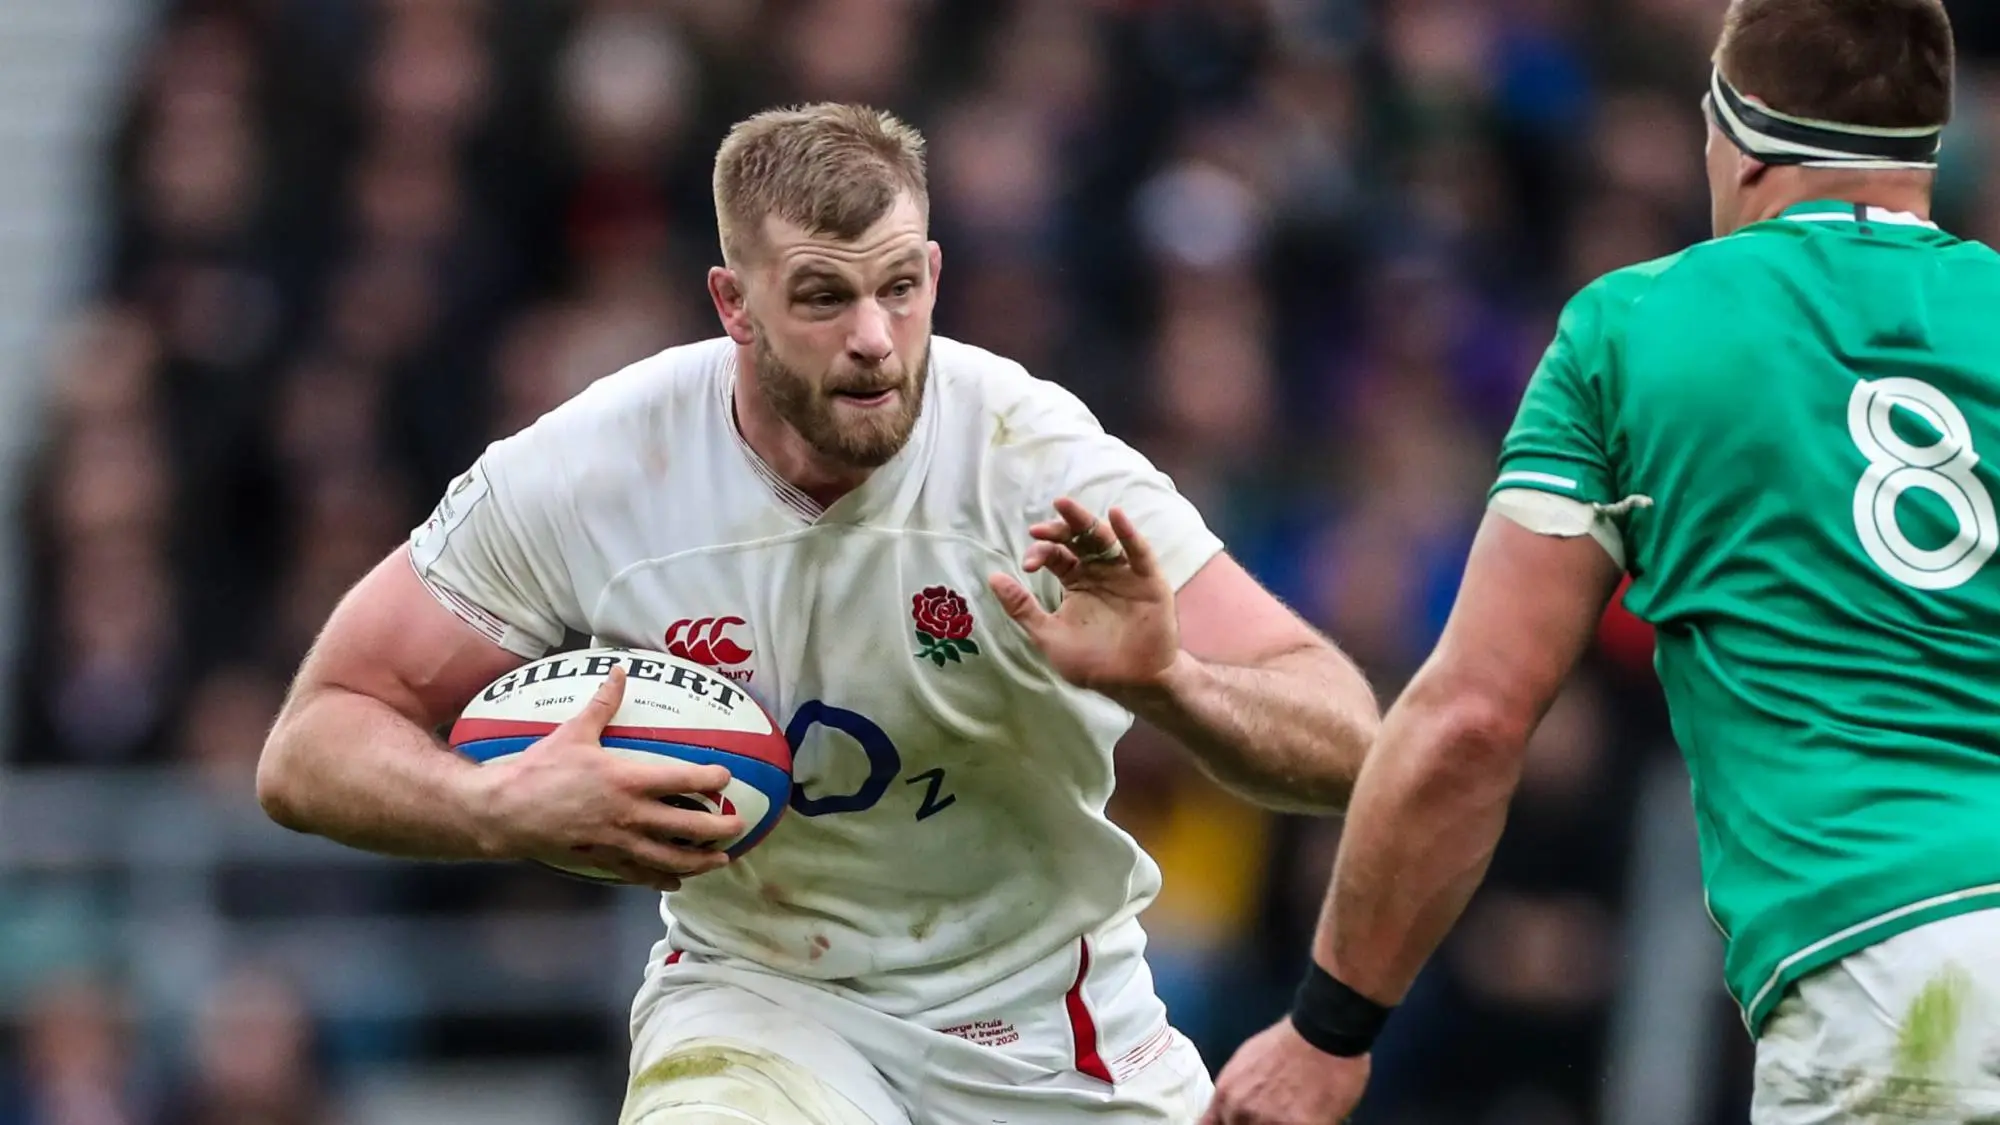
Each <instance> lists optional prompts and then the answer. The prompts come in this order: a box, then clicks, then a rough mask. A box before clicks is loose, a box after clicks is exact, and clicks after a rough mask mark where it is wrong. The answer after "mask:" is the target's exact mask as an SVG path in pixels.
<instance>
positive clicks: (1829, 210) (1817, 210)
mask: <svg viewBox="0 0 2000 1125" xmlns="http://www.w3.org/2000/svg"><path fill="white" fill-rule="evenodd" d="M1778 217H1779V218H1780V219H1784V220H1786V221H1787V222H1793V223H1880V224H1882V225H1883V226H1892V227H1929V228H1930V229H1931V230H1936V229H1938V225H1937V224H1936V223H1933V222H1931V221H1930V220H1929V219H1921V218H1918V217H1917V216H1916V215H1913V214H1911V213H1910V212H1908V211H1890V210H1887V209H1885V208H1881V207H1870V206H1868V205H1867V204H1865V203H1848V202H1845V201H1843V200H1824V199H1818V200H1811V201H1808V202H1805V203H1799V204H1794V205H1793V206H1791V207H1787V208H1785V210H1784V211H1783V212H1782V213H1780V214H1779V215H1778Z"/></svg>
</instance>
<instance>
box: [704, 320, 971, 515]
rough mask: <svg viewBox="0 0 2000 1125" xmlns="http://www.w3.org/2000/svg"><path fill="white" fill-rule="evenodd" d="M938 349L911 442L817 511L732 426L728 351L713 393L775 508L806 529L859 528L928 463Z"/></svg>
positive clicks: (934, 418) (733, 411) (733, 376)
mask: <svg viewBox="0 0 2000 1125" xmlns="http://www.w3.org/2000/svg"><path fill="white" fill-rule="evenodd" d="M937 363H938V360H937V348H936V346H935V344H933V346H932V348H931V355H930V369H929V371H928V372H927V373H926V374H927V377H928V382H927V384H926V389H925V392H924V404H923V409H922V411H921V412H920V413H918V415H917V425H916V428H915V429H913V430H911V431H910V440H909V441H908V442H906V443H904V445H903V448H902V449H900V450H898V451H897V453H896V455H895V456H894V457H891V458H890V459H889V461H888V463H886V464H884V465H883V466H882V467H881V468H879V469H876V470H875V471H874V472H872V473H870V474H868V479H867V480H865V481H862V482H861V486H860V487H859V488H856V489H855V490H854V491H852V492H850V493H848V494H847V495H845V496H843V497H841V498H840V499H838V500H836V501H834V502H833V504H832V505H831V506H828V507H821V506H820V504H819V501H817V500H814V499H813V498H812V497H810V496H807V495H806V494H805V493H804V492H802V491H800V490H799V489H798V487H797V486H795V485H793V484H792V483H791V482H790V481H788V480H786V479H785V478H784V477H782V476H780V475H778V471H777V470H776V469H773V468H772V467H771V465H770V463H769V462H767V461H765V460H764V458H763V457H762V456H760V455H758V453H757V451H756V450H755V449H752V448H751V447H750V441H749V439H747V438H745V437H744V436H743V431H742V429H741V428H739V427H738V426H737V425H736V405H735V397H736V357H735V353H734V351H733V350H732V351H731V353H730V358H729V362H727V363H725V364H722V365H721V367H722V371H721V376H722V377H721V378H720V379H718V380H717V383H718V387H717V391H718V394H719V397H720V404H721V408H722V420H723V424H724V425H726V426H728V427H729V435H730V437H731V438H733V439H734V440H735V442H736V447H737V449H738V450H739V451H741V453H742V454H743V459H744V460H745V461H746V462H748V463H749V466H750V469H751V471H752V472H754V473H755V474H756V475H757V478H758V479H759V480H760V481H761V482H762V483H763V485H764V487H765V488H766V489H768V490H769V491H770V493H771V498H772V499H773V500H775V501H777V503H778V506H779V507H780V508H782V509H784V510H785V511H786V512H788V513H790V514H791V515H792V516H793V517H795V518H797V519H799V520H801V521H803V522H805V523H808V524H835V523H862V522H865V521H866V520H867V519H868V518H869V517H870V516H872V515H874V514H876V513H877V512H879V511H881V510H882V509H883V508H884V507H885V506H887V505H888V504H889V503H890V502H891V501H892V500H893V498H894V497H895V496H896V495H897V494H898V493H899V492H900V491H901V486H902V483H903V482H904V481H905V480H907V479H909V478H910V476H911V475H912V473H920V472H921V467H922V466H923V465H924V464H926V463H927V462H928V461H929V459H930V448H931V434H932V431H934V430H935V429H936V428H937V415H938V410H939V408H938V403H937V398H938V395H939V393H940V391H941V390H942V388H941V387H939V385H938V384H939V383H940V381H941V380H939V379H938V377H937V374H938V372H937Z"/></svg>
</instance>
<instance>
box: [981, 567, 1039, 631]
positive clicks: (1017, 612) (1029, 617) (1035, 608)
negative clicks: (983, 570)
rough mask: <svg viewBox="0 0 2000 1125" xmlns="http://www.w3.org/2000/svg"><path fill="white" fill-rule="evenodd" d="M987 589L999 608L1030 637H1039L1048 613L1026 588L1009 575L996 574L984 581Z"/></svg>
mask: <svg viewBox="0 0 2000 1125" xmlns="http://www.w3.org/2000/svg"><path fill="white" fill-rule="evenodd" d="M986 585H987V588H988V589H990V590H992V591H993V596H994V597H996V598H999V599H1000V608H1001V609H1003V610H1005V611H1006V612H1007V616H1009V617H1011V618H1013V619H1014V620H1015V622H1017V623H1018V624H1019V625H1020V626H1021V628H1023V629H1026V630H1027V631H1028V635H1029V636H1030V637H1039V636H1041V633H1042V629H1043V628H1044V627H1045V626H1046V625H1047V624H1048V622H1049V611H1048V610H1045V609H1043V608H1042V603H1041V602H1039V601H1037V600H1035V595H1033V594H1031V593H1029V592H1028V588H1027V587H1026V586H1023V585H1021V583H1020V582H1019V581H1018V580H1017V579H1015V578H1013V577H1012V576H1010V575H1006V574H996V575H993V576H992V577H991V578H988V579H987V580H986Z"/></svg>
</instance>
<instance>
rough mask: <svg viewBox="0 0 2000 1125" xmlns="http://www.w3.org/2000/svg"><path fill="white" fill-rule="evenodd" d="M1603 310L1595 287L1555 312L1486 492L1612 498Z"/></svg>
mask: <svg viewBox="0 0 2000 1125" xmlns="http://www.w3.org/2000/svg"><path fill="white" fill-rule="evenodd" d="M1605 313H1606V310H1605V308H1604V300H1603V294H1602V289H1601V288H1600V287H1597V286H1593V287H1591V288H1588V289H1585V290H1584V291H1583V292H1582V293H1579V294H1578V295H1577V296H1576V298H1575V299H1574V300H1572V301H1571V302H1570V304H1569V307H1568V308H1566V309H1564V310H1563V314H1562V319H1561V321H1560V322H1559V323H1558V325H1557V327H1556V336H1555V339H1554V341H1552V342H1551V343H1550V344H1549V347H1548V351H1547V352H1545V353H1544V354H1543V356H1542V361H1541V364H1540V365H1539V366H1538V367H1537V368H1536V369H1535V374H1534V377H1533V378H1531V379H1530V380H1529V381H1528V389H1527V391H1526V393H1525V394H1524V395H1523V396H1522V399H1521V407H1520V410H1519V412H1518V413H1517V414H1516V415H1515V418H1514V426H1513V429H1511V430H1510V431H1509V432H1508V434H1507V440H1506V441H1505V442H1504V443H1503V444H1502V446H1501V450H1500V466H1499V475H1498V477H1496V478H1495V480H1494V482H1493V494H1494V495H1498V494H1499V493H1501V492H1502V491H1505V490H1509V489H1529V490H1532V491H1536V492H1547V493H1553V494H1555V495H1557V496H1565V497H1568V498H1570V499H1572V500H1578V501H1582V502H1584V503H1586V504H1611V503H1615V502H1616V501H1617V500H1618V499H1619V498H1620V497H1619V492H1618V481H1617V473H1616V471H1615V469H1614V467H1613V465H1612V462H1611V456H1610V452H1609V451H1610V442H1609V435H1608V434H1607V433H1606V432H1605V431H1606V426H1607V422H1606V419H1607V411H1606V410H1605V404H1604V393H1605V390H1604V383H1605V380H1606V378H1607V377H1608V375H1609V373H1610V370H1611V364H1612V359H1613V357H1612V354H1611V348H1610V347H1609V345H1608V343H1607V339H1608V334H1607V333H1606V331H1605V323H1604V321H1605Z"/></svg>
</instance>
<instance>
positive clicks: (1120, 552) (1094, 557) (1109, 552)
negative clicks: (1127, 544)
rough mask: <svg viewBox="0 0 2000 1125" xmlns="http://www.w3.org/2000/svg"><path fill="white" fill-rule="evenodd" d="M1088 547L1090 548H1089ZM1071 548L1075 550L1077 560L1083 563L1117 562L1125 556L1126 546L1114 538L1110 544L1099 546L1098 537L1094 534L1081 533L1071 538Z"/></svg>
mask: <svg viewBox="0 0 2000 1125" xmlns="http://www.w3.org/2000/svg"><path fill="white" fill-rule="evenodd" d="M1086 547H1089V548H1090V549H1088V550H1087V549H1086ZM1070 550H1072V551H1075V552H1076V558H1077V561H1078V562H1083V563H1108V562H1117V561H1118V560H1119V559H1121V558H1124V557H1125V548H1124V547H1123V546H1122V545H1121V544H1119V543H1118V542H1117V541H1115V540H1114V541H1113V542H1112V543H1111V544H1110V545H1109V546H1105V547H1099V546H1097V537H1096V536H1094V535H1079V536H1077V537H1076V538H1075V539H1072V540H1070Z"/></svg>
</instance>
